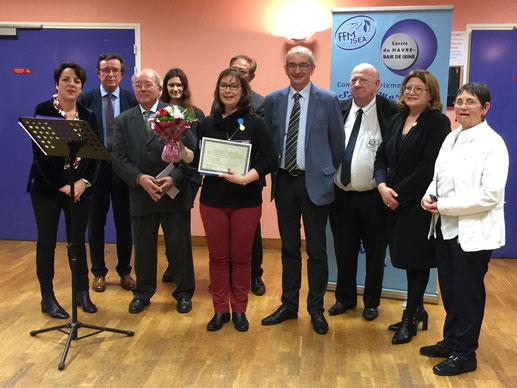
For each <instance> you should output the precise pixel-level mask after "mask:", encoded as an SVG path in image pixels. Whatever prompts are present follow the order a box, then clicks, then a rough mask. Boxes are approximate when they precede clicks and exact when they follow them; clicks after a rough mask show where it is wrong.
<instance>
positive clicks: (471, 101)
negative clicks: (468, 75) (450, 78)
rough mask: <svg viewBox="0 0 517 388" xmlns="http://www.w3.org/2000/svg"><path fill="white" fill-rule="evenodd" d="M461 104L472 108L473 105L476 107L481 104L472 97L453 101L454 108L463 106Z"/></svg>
mask: <svg viewBox="0 0 517 388" xmlns="http://www.w3.org/2000/svg"><path fill="white" fill-rule="evenodd" d="M463 104H465V105H467V108H474V107H476V106H478V105H481V103H480V102H479V101H476V100H474V99H472V98H469V99H468V100H466V101H463V100H462V99H459V100H455V101H454V106H455V107H456V108H461V107H462V106H463Z"/></svg>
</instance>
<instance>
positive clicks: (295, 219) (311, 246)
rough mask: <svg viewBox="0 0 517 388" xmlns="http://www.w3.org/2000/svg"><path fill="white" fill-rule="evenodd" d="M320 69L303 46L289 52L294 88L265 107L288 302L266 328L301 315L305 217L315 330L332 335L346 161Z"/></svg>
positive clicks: (337, 116) (333, 100)
mask: <svg viewBox="0 0 517 388" xmlns="http://www.w3.org/2000/svg"><path fill="white" fill-rule="evenodd" d="M314 68H315V66H314V56H313V54H312V52H311V51H310V50H309V49H307V48H305V47H301V46H297V47H294V48H292V49H291V50H289V51H288V52H287V55H286V64H285V72H286V75H287V77H288V78H289V80H290V86H288V87H287V88H284V89H280V90H277V91H275V92H273V93H271V94H269V95H268V96H267V97H266V101H265V105H264V118H265V120H266V123H267V124H268V125H269V127H270V128H271V130H272V133H273V141H274V143H275V148H276V151H277V154H278V161H279V168H278V171H277V172H276V173H275V174H273V176H272V191H271V193H272V197H273V198H274V199H275V204H276V209H277V216H278V227H279V230H280V237H281V239H282V305H281V306H280V307H279V308H278V309H277V310H276V311H275V312H274V313H273V314H271V315H270V316H268V317H266V318H264V319H263V320H262V324H263V325H276V324H279V323H281V322H283V321H285V320H287V319H295V318H297V317H298V306H299V292H300V285H301V269H302V257H301V236H300V220H301V219H303V226H304V229H305V237H306V243H307V254H308V260H307V276H308V280H309V294H308V296H307V310H308V312H309V314H310V315H311V322H312V325H313V329H314V331H315V332H316V333H318V334H325V333H327V331H328V324H327V321H326V320H325V317H324V315H323V312H324V306H323V297H324V295H325V291H326V289H327V282H328V265H327V251H326V235H325V227H326V225H327V217H328V212H329V208H330V204H331V203H332V202H333V201H334V173H335V172H336V169H337V168H338V166H339V165H340V163H341V159H342V157H343V147H344V133H343V116H342V114H341V109H340V107H339V101H338V99H337V97H336V95H335V94H334V93H332V92H329V91H327V90H324V89H321V88H318V87H317V86H315V85H313V84H312V83H311V82H310V78H311V75H312V73H313V72H314Z"/></svg>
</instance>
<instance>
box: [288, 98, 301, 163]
mask: <svg viewBox="0 0 517 388" xmlns="http://www.w3.org/2000/svg"><path fill="white" fill-rule="evenodd" d="M301 97H302V95H301V94H300V93H296V94H295V95H294V96H293V98H294V105H293V109H292V110H291V116H290V117H289V126H288V128H287V139H286V141H285V169H286V170H287V171H288V172H292V171H293V170H296V167H297V164H296V148H297V145H298V128H299V126H300V101H299V100H300V98H301Z"/></svg>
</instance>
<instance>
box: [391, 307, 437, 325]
mask: <svg viewBox="0 0 517 388" xmlns="http://www.w3.org/2000/svg"><path fill="white" fill-rule="evenodd" d="M416 321H417V323H420V322H422V330H427V324H428V322H429V315H428V314H427V311H425V309H424V305H420V306H418V307H417V308H416ZM401 324H402V321H401V322H397V323H394V324H392V325H389V326H388V330H390V331H397V330H398V329H399V327H400V325H401Z"/></svg>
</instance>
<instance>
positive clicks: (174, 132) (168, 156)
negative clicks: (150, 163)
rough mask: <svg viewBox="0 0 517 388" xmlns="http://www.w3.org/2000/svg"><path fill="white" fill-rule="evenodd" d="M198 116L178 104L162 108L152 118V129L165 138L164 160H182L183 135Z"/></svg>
mask: <svg viewBox="0 0 517 388" xmlns="http://www.w3.org/2000/svg"><path fill="white" fill-rule="evenodd" d="M196 121H197V119H196V116H195V115H193V114H192V113H189V112H187V110H186V109H185V110H183V111H182V110H181V109H180V108H179V107H178V106H177V105H172V106H167V107H165V108H162V109H160V110H159V111H158V112H156V114H155V115H154V119H153V120H151V123H150V124H151V129H152V130H153V131H154V132H156V133H157V134H158V135H159V136H161V137H162V138H163V139H164V140H165V146H164V147H163V151H162V160H163V161H165V162H179V161H180V160H181V145H180V143H179V141H180V139H181V136H182V135H183V134H184V133H185V132H187V130H188V129H189V128H190V126H191V125H192V123H194V122H196Z"/></svg>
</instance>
